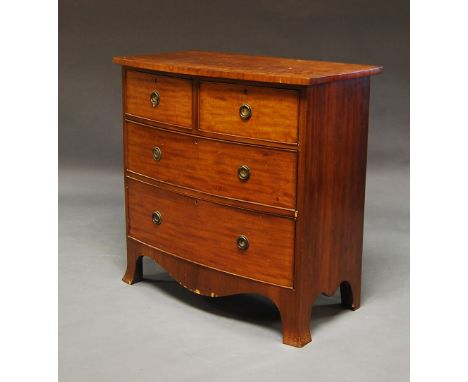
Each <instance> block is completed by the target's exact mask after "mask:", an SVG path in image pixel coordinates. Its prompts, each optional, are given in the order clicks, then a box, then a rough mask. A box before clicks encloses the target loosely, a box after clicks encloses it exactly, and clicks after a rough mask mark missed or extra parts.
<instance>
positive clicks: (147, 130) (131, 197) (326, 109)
mask: <svg viewBox="0 0 468 382" xmlns="http://www.w3.org/2000/svg"><path fill="white" fill-rule="evenodd" d="M114 62H115V63H117V64H119V65H121V66H122V80H123V120H124V123H123V125H124V126H123V128H124V163H125V166H124V172H125V174H124V176H125V205H126V228H127V270H126V273H125V275H124V278H123V280H124V281H125V282H127V283H128V284H133V283H134V282H137V281H140V280H141V279H142V275H143V270H142V257H143V256H149V257H151V258H152V259H154V260H155V261H156V262H157V263H158V264H160V265H161V266H162V267H163V268H164V269H165V270H167V272H169V273H170V274H171V276H172V277H173V278H174V279H175V280H177V281H178V282H179V283H180V284H181V285H182V286H184V287H185V288H188V289H190V290H191V291H193V292H195V293H197V294H202V295H207V296H211V297H217V296H225V295H231V294H237V293H258V294H261V295H264V296H266V297H269V298H270V299H271V300H272V301H273V302H274V303H275V304H276V306H277V307H278V310H279V312H280V316H281V321H282V325H283V342H284V343H285V344H288V345H293V346H298V347H300V346H304V345H305V344H307V343H308V342H309V341H310V340H311V335H310V318H311V312H312V305H313V302H314V300H315V298H316V297H317V296H318V295H319V294H320V293H323V294H326V295H331V294H334V292H335V291H336V289H337V288H338V287H340V290H341V298H342V303H343V305H344V306H345V307H348V308H351V309H353V310H354V309H357V308H358V307H359V305H360V293H361V290H360V289H361V257H362V241H363V240H362V239H363V217H364V191H365V175H366V153H367V127H368V126H367V125H368V109H369V82H370V78H369V77H370V76H371V75H373V74H377V73H379V72H381V71H382V68H381V67H375V66H367V65H354V64H340V63H330V62H322V61H304V60H293V59H284V58H271V57H260V56H244V55H237V54H227V53H212V52H194V51H188V52H176V53H161V54H156V55H146V56H121V57H115V58H114Z"/></svg>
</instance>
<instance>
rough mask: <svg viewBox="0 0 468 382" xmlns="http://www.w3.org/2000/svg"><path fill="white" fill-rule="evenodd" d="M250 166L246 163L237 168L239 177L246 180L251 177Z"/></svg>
mask: <svg viewBox="0 0 468 382" xmlns="http://www.w3.org/2000/svg"><path fill="white" fill-rule="evenodd" d="M250 173H251V171H250V168H249V166H246V165H245V164H244V165H242V166H240V167H239V168H238V169H237V176H238V177H239V179H240V180H243V181H246V180H248V179H249V178H250Z"/></svg>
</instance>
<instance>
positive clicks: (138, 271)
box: [122, 242, 143, 285]
mask: <svg viewBox="0 0 468 382" xmlns="http://www.w3.org/2000/svg"><path fill="white" fill-rule="evenodd" d="M141 280H143V256H141V255H139V254H138V253H137V252H136V250H135V248H134V246H133V245H132V244H131V243H130V242H128V243H127V270H126V271H125V275H124V276H123V278H122V281H123V282H124V283H127V284H129V285H132V284H135V283H137V282H139V281H141Z"/></svg>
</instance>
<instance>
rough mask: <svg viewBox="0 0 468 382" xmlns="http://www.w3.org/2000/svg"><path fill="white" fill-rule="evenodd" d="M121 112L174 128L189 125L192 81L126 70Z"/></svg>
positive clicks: (190, 120)
mask: <svg viewBox="0 0 468 382" xmlns="http://www.w3.org/2000/svg"><path fill="white" fill-rule="evenodd" d="M125 96H126V99H125V106H126V109H125V112H126V113H127V114H131V115H134V116H137V117H142V118H146V119H150V120H153V121H156V122H162V123H167V124H170V125H174V126H179V127H185V128H191V126H192V81H191V80H187V79H182V78H175V77H167V76H160V75H156V74H149V73H143V72H137V71H133V70H129V71H127V82H126V90H125Z"/></svg>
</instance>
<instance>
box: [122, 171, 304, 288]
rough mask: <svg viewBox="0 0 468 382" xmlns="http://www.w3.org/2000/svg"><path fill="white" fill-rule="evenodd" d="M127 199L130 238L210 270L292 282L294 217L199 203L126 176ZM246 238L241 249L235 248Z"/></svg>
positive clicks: (268, 281) (284, 283)
mask: <svg viewBox="0 0 468 382" xmlns="http://www.w3.org/2000/svg"><path fill="white" fill-rule="evenodd" d="M127 198H128V199H127V202H128V224H129V235H130V236H131V237H133V238H135V239H137V240H140V241H142V242H144V243H147V244H149V245H151V246H153V247H156V248H158V249H160V250H162V251H164V252H167V253H169V254H172V255H175V256H178V257H181V258H184V259H187V260H190V261H193V262H196V263H199V264H202V265H205V266H208V267H211V268H215V269H218V270H222V271H225V272H229V273H233V274H236V275H240V276H244V277H248V278H251V279H255V280H260V281H264V282H267V283H273V284H277V285H283V286H292V275H293V257H294V256H293V253H294V231H295V227H294V226H295V224H294V220H292V219H288V218H281V217H276V216H271V215H262V214H259V213H254V212H248V211H245V210H241V209H237V208H232V207H225V206H222V205H218V204H215V203H209V202H204V201H201V200H197V199H194V198H191V197H187V196H183V195H179V194H177V193H173V192H170V191H167V190H163V189H160V188H158V187H154V186H150V185H148V184H145V183H141V182H138V181H135V180H132V179H129V178H127ZM158 214H159V215H158ZM153 219H154V221H153ZM157 223H159V224H157ZM242 235H243V236H244V237H243V238H241V239H239V237H240V236H242ZM247 242H248V247H247V249H244V250H242V249H239V248H238V245H240V246H241V247H242V245H244V248H245V244H246V243H247Z"/></svg>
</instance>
